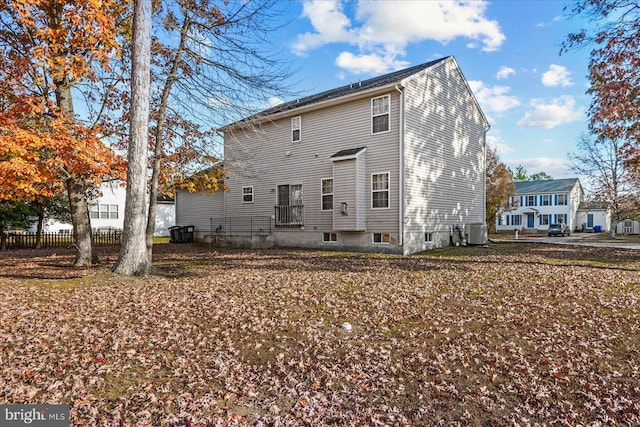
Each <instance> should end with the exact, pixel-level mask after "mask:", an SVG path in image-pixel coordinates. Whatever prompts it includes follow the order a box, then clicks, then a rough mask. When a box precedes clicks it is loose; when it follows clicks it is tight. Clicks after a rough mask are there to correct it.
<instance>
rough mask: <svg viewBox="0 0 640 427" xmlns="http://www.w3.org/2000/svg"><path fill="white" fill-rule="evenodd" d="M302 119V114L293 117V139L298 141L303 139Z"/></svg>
mask: <svg viewBox="0 0 640 427" xmlns="http://www.w3.org/2000/svg"><path fill="white" fill-rule="evenodd" d="M301 130H302V119H301V118H300V116H298V117H294V118H292V119H291V141H292V142H298V141H300V139H301V137H302V136H301V134H300V131H301Z"/></svg>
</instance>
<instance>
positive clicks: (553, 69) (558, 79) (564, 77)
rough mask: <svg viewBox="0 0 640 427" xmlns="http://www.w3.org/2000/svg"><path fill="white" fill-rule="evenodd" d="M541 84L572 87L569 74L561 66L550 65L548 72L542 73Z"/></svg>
mask: <svg viewBox="0 0 640 427" xmlns="http://www.w3.org/2000/svg"><path fill="white" fill-rule="evenodd" d="M542 84H543V85H545V86H562V87H567V86H572V85H573V82H572V81H571V72H570V71H569V70H567V68H566V67H563V66H562V65H556V64H551V66H550V67H549V70H547V71H545V72H544V73H542Z"/></svg>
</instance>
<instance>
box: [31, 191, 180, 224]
mask: <svg viewBox="0 0 640 427" xmlns="http://www.w3.org/2000/svg"><path fill="white" fill-rule="evenodd" d="M98 191H99V193H100V197H98V198H97V199H96V200H92V201H90V202H89V218H90V220H91V228H92V229H93V231H94V232H99V231H105V230H122V227H123V225H124V204H125V199H126V192H127V190H126V187H125V186H124V185H122V181H120V180H110V181H104V182H103V183H102V184H101V185H100V188H99V189H98ZM157 203H158V204H157V211H156V227H155V235H156V236H168V235H169V227H170V226H172V225H173V224H174V223H175V203H174V200H173V198H168V197H163V198H159V199H158V202H157ZM43 231H45V232H48V233H62V234H72V233H73V227H72V225H71V224H67V223H61V222H58V221H56V220H52V219H50V220H47V221H46V222H45V224H44V226H43Z"/></svg>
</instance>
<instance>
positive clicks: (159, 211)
mask: <svg viewBox="0 0 640 427" xmlns="http://www.w3.org/2000/svg"><path fill="white" fill-rule="evenodd" d="M175 223H176V205H175V203H160V202H158V204H157V205H156V228H155V232H154V235H156V236H168V235H169V227H171V226H172V225H175Z"/></svg>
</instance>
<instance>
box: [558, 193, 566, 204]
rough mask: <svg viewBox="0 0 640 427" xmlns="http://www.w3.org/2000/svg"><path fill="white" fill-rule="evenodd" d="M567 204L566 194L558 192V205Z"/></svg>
mask: <svg viewBox="0 0 640 427" xmlns="http://www.w3.org/2000/svg"><path fill="white" fill-rule="evenodd" d="M566 204H567V195H566V194H558V205H559V206H560V205H566Z"/></svg>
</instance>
